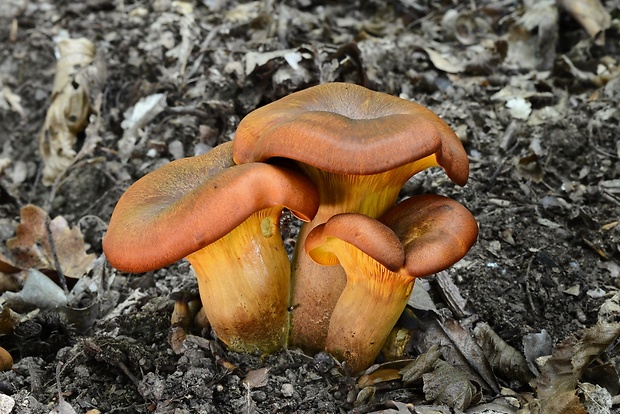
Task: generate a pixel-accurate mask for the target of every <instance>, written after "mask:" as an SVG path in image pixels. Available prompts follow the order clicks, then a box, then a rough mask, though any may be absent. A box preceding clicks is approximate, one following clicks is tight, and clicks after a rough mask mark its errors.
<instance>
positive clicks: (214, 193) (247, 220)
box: [103, 144, 318, 353]
mask: <svg viewBox="0 0 620 414" xmlns="http://www.w3.org/2000/svg"><path fill="white" fill-rule="evenodd" d="M283 208H288V209H290V210H291V211H292V212H293V213H294V214H295V215H296V216H297V217H299V218H300V219H301V220H305V221H308V220H310V219H311V218H312V217H313V216H314V214H315V213H316V210H317V209H318V194H317V192H316V190H315V188H314V186H313V185H312V183H311V182H310V181H309V180H308V179H307V178H306V177H304V176H302V175H301V174H299V173H296V172H294V171H292V170H289V169H286V168H283V167H278V166H273V165H268V164H262V163H250V164H244V165H234V163H233V161H232V152H231V144H224V145H222V146H220V147H216V148H215V149H214V150H212V151H210V152H209V153H207V154H204V155H201V156H197V157H192V158H185V159H181V160H178V161H173V162H171V163H169V164H166V165H165V166H163V167H161V168H159V169H157V170H155V171H153V172H152V173H150V174H147V175H146V176H144V177H142V178H141V179H140V180H138V181H136V182H135V183H134V184H133V185H132V186H131V187H130V188H129V189H128V190H127V191H126V192H125V194H123V196H122V197H121V198H120V200H119V202H118V204H117V205H116V208H115V210H114V212H113V214H112V218H111V220H110V225H109V227H108V231H107V233H106V236H105V238H104V240H103V249H104V252H105V254H106V256H107V258H108V260H109V261H110V263H111V264H112V265H113V266H114V267H116V268H117V269H119V270H122V271H127V272H146V271H149V270H154V269H158V268H161V267H164V266H167V265H169V264H172V263H174V262H176V261H177V260H180V259H182V258H184V257H185V258H187V260H189V262H190V263H191V265H192V267H193V268H194V271H195V273H196V276H197V278H198V288H199V292H200V297H201V299H202V304H203V307H204V309H205V314H206V316H207V318H208V319H209V322H210V323H211V326H212V328H213V330H214V331H215V333H216V334H217V335H218V337H219V338H220V339H221V340H222V341H223V342H224V343H226V344H227V345H228V346H229V348H231V349H232V350H235V351H243V352H253V351H256V350H258V351H261V352H265V353H268V352H272V351H274V350H277V349H280V348H281V346H282V345H284V344H285V343H286V339H287V334H288V311H287V309H288V306H289V292H290V262H289V260H288V255H287V253H286V250H285V248H284V245H283V242H282V237H281V236H280V234H279V220H280V215H281V212H282V209H283Z"/></svg>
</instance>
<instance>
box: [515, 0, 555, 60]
mask: <svg viewBox="0 0 620 414" xmlns="http://www.w3.org/2000/svg"><path fill="white" fill-rule="evenodd" d="M524 6H525V7H524V9H523V10H524V12H523V15H521V16H520V17H519V19H517V21H516V22H515V24H513V25H512V26H511V27H510V33H509V35H508V38H507V41H508V45H509V47H508V60H509V61H510V62H511V63H512V64H515V65H517V66H518V67H520V68H526V69H534V68H536V69H539V70H549V69H551V68H552V67H553V62H554V60H555V57H556V48H555V45H556V44H557V40H558V24H559V14H558V10H557V5H556V2H555V0H542V1H540V0H536V1H533V0H529V1H525V2H524Z"/></svg>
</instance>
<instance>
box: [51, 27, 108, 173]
mask: <svg viewBox="0 0 620 414" xmlns="http://www.w3.org/2000/svg"><path fill="white" fill-rule="evenodd" d="M58 53H59V59H58V63H57V65H56V75H55V77H54V85H53V88H52V95H51V103H50V106H49V108H48V110H47V114H46V117H45V123H44V124H43V128H42V129H41V132H40V133H39V151H40V153H41V157H42V158H43V162H44V167H43V183H44V184H45V185H52V184H53V183H54V180H55V179H56V178H57V177H58V176H60V175H62V174H63V173H64V172H65V171H66V170H67V168H69V166H70V165H71V164H72V163H73V161H74V158H75V155H76V151H75V144H76V141H77V134H79V133H80V132H81V131H82V130H84V128H85V127H86V123H87V121H88V115H89V114H90V112H91V109H90V103H89V95H90V91H91V88H92V87H93V84H94V83H95V82H101V80H100V79H98V77H99V74H98V73H97V69H95V68H94V67H93V65H92V64H93V59H94V57H95V45H94V44H93V43H92V42H91V41H90V40H88V39H84V38H80V39H61V40H60V41H59V42H58Z"/></svg>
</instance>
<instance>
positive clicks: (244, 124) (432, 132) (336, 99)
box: [233, 83, 469, 185]
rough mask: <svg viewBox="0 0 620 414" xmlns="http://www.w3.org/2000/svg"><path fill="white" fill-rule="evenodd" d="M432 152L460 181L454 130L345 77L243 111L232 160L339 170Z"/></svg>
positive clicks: (397, 162)
mask: <svg viewBox="0 0 620 414" xmlns="http://www.w3.org/2000/svg"><path fill="white" fill-rule="evenodd" d="M432 154H436V158H437V162H438V164H439V165H441V166H442V167H443V168H444V169H445V170H446V173H447V174H448V176H449V177H450V178H451V179H452V180H453V181H454V182H456V183H457V184H459V185H464V184H465V183H466V182H467V177H468V174H469V162H468V159H467V154H466V153H465V150H464V149H463V145H462V144H461V142H460V141H459V139H458V137H457V136H456V134H455V133H454V131H452V129H451V128H450V127H449V126H448V124H446V123H445V122H444V121H443V120H442V119H441V118H439V117H438V116H437V115H435V113H433V112H432V111H431V110H429V109H427V108H425V107H423V106H422V105H419V104H417V103H414V102H410V101H408V100H405V99H401V98H398V97H395V96H391V95H388V94H385V93H380V92H375V91H371V90H369V89H366V88H364V87H362V86H358V85H354V84H347V83H328V84H324V85H318V86H314V87H311V88H308V89H305V90H302V91H299V92H296V93H293V94H291V95H288V96H286V97H284V98H282V99H280V100H278V101H275V102H272V103H270V104H268V105H265V106H263V107H261V108H259V109H256V110H255V111H253V112H251V113H250V114H248V115H247V116H246V117H245V118H243V119H242V120H241V122H240V124H239V127H238V128H237V131H236V132H235V138H234V144H233V157H234V160H235V162H236V163H238V164H243V163H247V162H258V161H265V160H267V159H269V158H273V157H284V158H290V159H294V160H296V161H299V162H302V163H304V164H308V165H311V166H314V167H316V168H319V169H322V170H325V171H328V172H331V173H338V174H357V175H369V174H377V173H381V172H385V171H389V170H391V169H394V168H397V167H400V166H402V165H405V164H408V163H411V162H413V161H416V160H419V159H422V158H424V157H427V156H429V155H432Z"/></svg>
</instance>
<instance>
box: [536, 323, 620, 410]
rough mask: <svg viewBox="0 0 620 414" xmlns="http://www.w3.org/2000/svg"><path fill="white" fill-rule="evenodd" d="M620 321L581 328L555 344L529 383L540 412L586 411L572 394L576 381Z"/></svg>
mask: <svg viewBox="0 0 620 414" xmlns="http://www.w3.org/2000/svg"><path fill="white" fill-rule="evenodd" d="M619 335H620V323H598V324H596V325H594V326H592V327H590V328H587V329H585V330H584V332H583V334H582V335H581V337H580V338H577V337H576V336H570V337H568V338H567V339H565V340H563V341H562V342H560V343H559V344H557V345H556V346H555V348H554V350H553V354H552V355H551V357H550V358H549V359H548V360H547V361H546V363H545V364H544V365H543V366H542V367H541V368H540V375H539V376H538V377H536V378H534V379H533V380H532V381H531V382H530V385H531V386H532V388H534V390H535V391H536V396H537V397H538V400H539V402H538V403H539V405H540V407H541V408H540V411H531V412H541V413H549V414H555V413H558V414H560V413H579V414H581V413H586V410H585V409H584V408H583V406H582V405H581V403H580V402H579V398H578V397H577V396H576V395H575V393H576V391H577V384H578V381H579V379H580V378H581V376H582V374H583V372H584V371H585V370H586V368H587V367H588V365H590V363H591V362H592V361H593V360H594V359H596V358H597V357H598V356H599V355H600V354H601V353H602V352H603V351H604V350H605V349H606V348H607V347H608V346H609V345H610V344H611V343H612V342H613V341H614V340H615V339H616V338H617V337H618V336H619Z"/></svg>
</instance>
